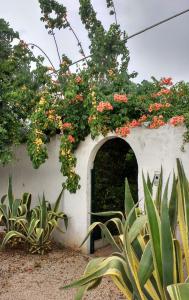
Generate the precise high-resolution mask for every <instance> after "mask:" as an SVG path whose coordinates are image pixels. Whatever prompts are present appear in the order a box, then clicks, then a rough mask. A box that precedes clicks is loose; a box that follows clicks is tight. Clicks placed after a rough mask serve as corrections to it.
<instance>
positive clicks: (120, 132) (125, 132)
mask: <svg viewBox="0 0 189 300" xmlns="http://www.w3.org/2000/svg"><path fill="white" fill-rule="evenodd" d="M129 133H130V128H129V126H128V125H127V124H126V125H125V126H122V127H119V128H116V134H117V135H119V136H122V137H127V136H128V134H129Z"/></svg>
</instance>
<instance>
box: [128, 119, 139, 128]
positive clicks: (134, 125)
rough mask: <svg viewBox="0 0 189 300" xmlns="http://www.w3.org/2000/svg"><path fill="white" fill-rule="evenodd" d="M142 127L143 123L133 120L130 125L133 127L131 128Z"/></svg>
mask: <svg viewBox="0 0 189 300" xmlns="http://www.w3.org/2000/svg"><path fill="white" fill-rule="evenodd" d="M140 125H141V123H140V121H139V120H138V121H137V120H132V121H131V122H130V123H129V127H131V128H134V127H138V126H140Z"/></svg>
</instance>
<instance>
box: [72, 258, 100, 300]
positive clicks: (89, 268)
mask: <svg viewBox="0 0 189 300" xmlns="http://www.w3.org/2000/svg"><path fill="white" fill-rule="evenodd" d="M101 261H102V259H101V258H97V259H93V260H91V261H90V262H89V263H88V265H87V267H86V269H85V272H84V275H87V274H90V272H92V271H93V269H94V268H95V267H96V264H98V263H99V262H101ZM101 281H102V278H97V279H96V280H94V281H93V282H91V283H89V284H86V285H84V286H81V287H80V288H79V289H78V291H77V293H76V295H75V300H81V299H82V298H83V296H84V294H85V292H86V291H88V290H91V289H93V288H96V287H97V286H98V285H99V284H100V283H101Z"/></svg>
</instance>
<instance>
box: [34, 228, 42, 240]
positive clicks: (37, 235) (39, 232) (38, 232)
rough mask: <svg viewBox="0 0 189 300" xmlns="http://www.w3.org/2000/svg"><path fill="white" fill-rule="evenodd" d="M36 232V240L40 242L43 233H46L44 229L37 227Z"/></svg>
mask: <svg viewBox="0 0 189 300" xmlns="http://www.w3.org/2000/svg"><path fill="white" fill-rule="evenodd" d="M35 232H36V240H37V242H38V241H39V240H40V238H41V237H42V234H43V233H44V229H43V228H39V227H37V228H36V229H35Z"/></svg>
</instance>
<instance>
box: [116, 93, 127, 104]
mask: <svg viewBox="0 0 189 300" xmlns="http://www.w3.org/2000/svg"><path fill="white" fill-rule="evenodd" d="M114 101H115V102H120V103H127V102H128V98H127V95H119V94H115V95H114Z"/></svg>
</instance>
